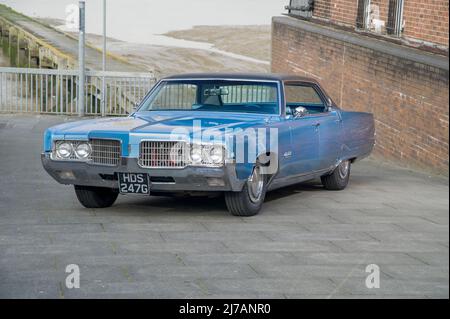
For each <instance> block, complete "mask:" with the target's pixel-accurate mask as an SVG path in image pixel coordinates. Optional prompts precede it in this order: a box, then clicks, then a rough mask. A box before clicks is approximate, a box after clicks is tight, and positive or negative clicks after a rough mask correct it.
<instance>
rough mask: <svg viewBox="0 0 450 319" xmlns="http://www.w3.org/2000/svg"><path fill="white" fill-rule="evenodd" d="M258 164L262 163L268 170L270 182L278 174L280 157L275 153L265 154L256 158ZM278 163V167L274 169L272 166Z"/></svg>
mask: <svg viewBox="0 0 450 319" xmlns="http://www.w3.org/2000/svg"><path fill="white" fill-rule="evenodd" d="M256 162H258V163H260V164H261V165H262V166H263V167H267V168H268V174H267V176H268V177H269V178H268V181H269V182H270V181H271V180H272V178H273V177H274V176H275V175H276V174H277V173H278V169H279V166H278V155H277V153H275V152H265V153H263V154H260V155H258V157H257V158H256ZM274 162H276V164H275V165H276V167H272V164H273V163H274Z"/></svg>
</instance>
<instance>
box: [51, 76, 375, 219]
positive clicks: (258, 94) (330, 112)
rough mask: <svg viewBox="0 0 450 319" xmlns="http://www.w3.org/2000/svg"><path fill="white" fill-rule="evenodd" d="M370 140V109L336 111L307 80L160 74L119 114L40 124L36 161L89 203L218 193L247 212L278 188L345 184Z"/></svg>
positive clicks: (333, 187)
mask: <svg viewBox="0 0 450 319" xmlns="http://www.w3.org/2000/svg"><path fill="white" fill-rule="evenodd" d="M374 143H375V130H374V120H373V116H372V114H370V113H364V112H352V111H345V110H342V109H340V108H339V107H338V106H337V105H336V104H335V103H334V102H333V100H332V99H331V98H330V97H329V96H328V95H327V93H326V92H325V91H324V90H323V89H322V88H321V86H320V85H319V83H317V82H316V81H315V80H313V79H309V78H303V77H298V76H293V75H276V74H220V73H211V74H200V73H196V74H183V75H175V76H170V77H166V78H163V79H161V80H160V81H159V82H158V83H156V85H155V86H154V87H153V88H152V89H151V90H150V92H149V93H148V94H147V95H146V97H145V98H144V99H143V100H142V102H141V103H140V104H139V105H138V107H137V108H136V110H135V111H134V112H133V113H132V114H130V115H129V116H127V117H122V118H118V117H116V118H101V119H90V120H83V121H75V122H68V123H64V124H61V125H57V126H54V127H51V128H48V129H47V130H46V132H45V135H44V152H43V153H42V163H43V166H44V168H45V169H46V170H47V172H48V173H49V174H50V175H51V176H52V177H53V178H54V179H55V180H56V181H58V182H59V183H61V184H69V185H74V188H75V192H76V196H77V198H78V200H79V201H80V203H81V204H82V205H83V206H85V207H88V208H102V207H109V206H111V205H113V204H114V202H115V201H116V199H117V197H118V195H119V194H141V195H174V194H180V193H182V194H187V195H199V194H216V195H220V194H223V197H224V198H225V203H226V206H227V208H228V210H229V211H230V212H231V213H232V214H233V215H237V216H251V215H255V214H257V213H258V212H259V211H260V209H261V206H262V204H263V202H264V198H265V195H266V192H268V191H271V190H274V189H277V188H281V187H285V186H288V185H292V184H295V183H300V182H303V181H307V180H313V179H319V178H320V179H321V182H322V184H323V186H324V188H325V189H328V190H342V189H344V188H345V187H346V186H347V183H348V182H349V177H350V166H351V164H352V163H354V162H355V161H357V160H360V159H362V158H364V157H366V156H368V155H369V154H370V152H371V151H372V149H373V146H374Z"/></svg>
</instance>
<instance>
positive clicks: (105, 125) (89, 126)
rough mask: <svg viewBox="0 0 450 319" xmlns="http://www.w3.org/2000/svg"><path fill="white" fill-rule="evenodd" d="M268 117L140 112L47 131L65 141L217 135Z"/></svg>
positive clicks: (268, 118)
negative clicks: (134, 136)
mask: <svg viewBox="0 0 450 319" xmlns="http://www.w3.org/2000/svg"><path fill="white" fill-rule="evenodd" d="M270 118H271V116H270V115H261V114H243V113H226V112H214V113H212V112H198V111H196V112H193V111H160V112H140V113H135V114H133V115H131V116H129V117H124V118H102V119H92V120H84V121H75V122H69V123H64V124H60V125H57V126H54V127H52V128H51V129H50V130H51V132H52V133H53V134H55V135H60V136H64V137H65V138H66V139H69V138H76V137H77V136H78V137H80V136H86V135H88V136H89V137H94V136H105V135H111V136H112V135H116V137H118V136H121V135H124V134H126V135H136V136H138V135H150V136H153V135H154V136H160V135H168V134H174V133H175V134H178V133H180V134H184V135H189V137H192V134H193V132H194V127H195V130H196V131H197V130H201V131H205V130H208V131H211V132H220V131H225V129H233V128H239V129H245V128H248V127H251V126H259V125H264V124H265V123H267V121H268V120H270Z"/></svg>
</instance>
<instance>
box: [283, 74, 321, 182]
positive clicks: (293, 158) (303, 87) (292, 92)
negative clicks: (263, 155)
mask: <svg viewBox="0 0 450 319" xmlns="http://www.w3.org/2000/svg"><path fill="white" fill-rule="evenodd" d="M284 88H285V96H286V117H287V119H288V120H289V127H290V132H291V150H290V152H289V153H288V154H283V155H284V156H286V155H288V156H290V161H289V171H288V173H289V174H290V175H305V174H308V173H312V172H314V171H316V170H318V169H320V162H319V129H320V128H319V127H320V118H318V117H317V116H315V114H314V112H313V109H314V108H315V107H317V108H320V105H323V103H322V100H321V99H320V98H319V97H318V94H317V93H316V91H315V90H314V88H313V87H312V85H311V84H307V83H299V82H289V83H285V86H284ZM300 106H301V107H305V108H307V107H308V106H309V107H310V108H309V110H310V111H311V112H310V113H308V114H306V115H305V116H302V117H296V116H295V115H294V110H295V108H296V107H300Z"/></svg>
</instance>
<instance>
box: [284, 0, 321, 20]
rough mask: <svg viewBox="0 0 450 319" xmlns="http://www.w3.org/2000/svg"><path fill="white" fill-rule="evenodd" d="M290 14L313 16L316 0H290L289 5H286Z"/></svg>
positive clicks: (305, 16)
mask: <svg viewBox="0 0 450 319" xmlns="http://www.w3.org/2000/svg"><path fill="white" fill-rule="evenodd" d="M285 9H286V10H288V15H292V16H297V17H303V18H311V17H312V12H313V10H314V0H290V1H289V5H288V6H286V7H285Z"/></svg>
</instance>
